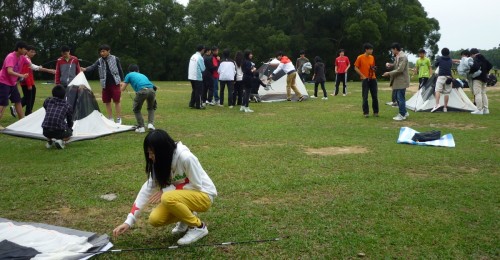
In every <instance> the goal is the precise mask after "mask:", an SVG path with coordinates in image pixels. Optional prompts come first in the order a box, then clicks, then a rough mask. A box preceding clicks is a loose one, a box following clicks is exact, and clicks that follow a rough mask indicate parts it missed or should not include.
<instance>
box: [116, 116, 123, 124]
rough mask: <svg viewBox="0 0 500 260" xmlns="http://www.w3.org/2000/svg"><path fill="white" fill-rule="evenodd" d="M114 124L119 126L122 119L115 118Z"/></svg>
mask: <svg viewBox="0 0 500 260" xmlns="http://www.w3.org/2000/svg"><path fill="white" fill-rule="evenodd" d="M115 122H116V124H117V125H121V124H122V119H121V118H119V117H117V118H116V121H115Z"/></svg>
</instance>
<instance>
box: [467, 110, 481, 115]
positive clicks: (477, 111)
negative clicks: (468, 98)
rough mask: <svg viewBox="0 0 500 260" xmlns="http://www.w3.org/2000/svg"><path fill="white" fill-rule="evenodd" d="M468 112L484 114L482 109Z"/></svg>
mask: <svg viewBox="0 0 500 260" xmlns="http://www.w3.org/2000/svg"><path fill="white" fill-rule="evenodd" d="M470 113H471V114H473V115H484V112H483V110H476V111H474V112H470Z"/></svg>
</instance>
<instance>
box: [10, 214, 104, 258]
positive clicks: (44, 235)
mask: <svg viewBox="0 0 500 260" xmlns="http://www.w3.org/2000/svg"><path fill="white" fill-rule="evenodd" d="M0 244H1V245H0V258H9V259H30V258H31V259H81V258H86V257H89V256H92V255H95V254H96V253H99V252H102V251H106V250H108V249H109V248H111V247H112V246H113V244H112V243H110V242H109V237H108V236H107V235H102V236H99V235H97V234H95V233H91V232H85V231H79V230H74V229H68V228H64V227H57V226H52V225H46V224H41V223H23V222H15V221H10V220H8V219H2V218H0Z"/></svg>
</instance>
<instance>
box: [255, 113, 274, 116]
mask: <svg viewBox="0 0 500 260" xmlns="http://www.w3.org/2000/svg"><path fill="white" fill-rule="evenodd" d="M275 115H276V113H259V116H275Z"/></svg>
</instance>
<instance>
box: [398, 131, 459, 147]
mask: <svg viewBox="0 0 500 260" xmlns="http://www.w3.org/2000/svg"><path fill="white" fill-rule="evenodd" d="M416 133H419V132H417V131H415V130H414V129H411V128H409V127H401V129H400V130H399V137H398V141H397V142H398V144H414V145H424V146H443V147H455V140H454V139H453V135H452V134H446V135H443V136H442V137H441V138H439V139H438V140H434V141H427V142H415V141H413V140H412V138H413V136H414V135H415V134H416Z"/></svg>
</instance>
